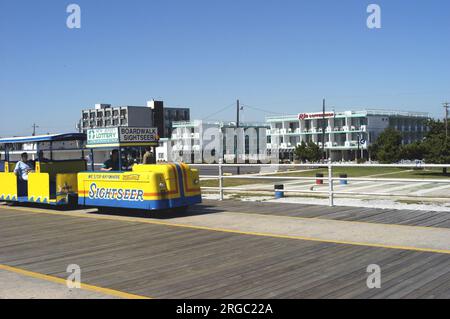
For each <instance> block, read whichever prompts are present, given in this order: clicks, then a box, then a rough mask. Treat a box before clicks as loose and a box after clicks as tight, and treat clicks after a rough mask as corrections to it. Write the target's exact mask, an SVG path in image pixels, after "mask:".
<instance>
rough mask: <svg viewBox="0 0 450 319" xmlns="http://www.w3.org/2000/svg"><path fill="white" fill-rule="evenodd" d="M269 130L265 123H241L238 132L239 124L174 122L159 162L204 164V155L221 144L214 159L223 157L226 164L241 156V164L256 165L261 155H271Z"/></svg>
mask: <svg viewBox="0 0 450 319" xmlns="http://www.w3.org/2000/svg"><path fill="white" fill-rule="evenodd" d="M268 129H269V126H268V125H266V124H263V123H240V125H239V128H236V123H235V122H206V121H200V120H197V121H189V122H173V132H172V136H171V138H170V139H163V140H161V141H160V142H161V143H160V144H161V145H160V147H158V148H157V149H156V159H157V160H158V161H172V160H174V157H178V158H179V157H183V160H184V161H185V162H188V163H194V162H197V163H198V162H204V152H205V150H208V147H210V145H211V142H213V143H218V144H219V146H218V147H215V148H214V150H211V151H212V153H213V155H214V156H219V153H220V154H223V159H224V161H227V162H234V161H235V160H236V154H238V159H239V161H241V162H248V161H254V162H255V161H258V160H259V158H258V154H266V152H267V149H266V147H267V132H268ZM211 135H217V136H219V135H220V140H216V141H214V140H215V138H214V137H211ZM218 144H215V145H218ZM215 152H217V154H214V153H215ZM220 157H221V158H222V156H220Z"/></svg>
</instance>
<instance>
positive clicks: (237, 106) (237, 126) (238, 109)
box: [235, 100, 241, 175]
mask: <svg viewBox="0 0 450 319" xmlns="http://www.w3.org/2000/svg"><path fill="white" fill-rule="evenodd" d="M240 108H241V105H240V102H239V100H237V102H236V134H238V130H237V129H238V128H239V112H240ZM236 136H237V135H236ZM238 140H239V137H238V138H237V139H236V145H235V148H236V152H235V155H236V164H239V160H238V153H239V151H238V145H237V142H238ZM237 174H238V175H241V169H240V167H239V166H238V167H237Z"/></svg>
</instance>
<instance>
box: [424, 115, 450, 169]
mask: <svg viewBox="0 0 450 319" xmlns="http://www.w3.org/2000/svg"><path fill="white" fill-rule="evenodd" d="M427 126H428V132H427V134H426V136H425V139H424V141H423V147H424V149H425V161H426V162H427V163H430V164H450V137H447V136H446V134H445V123H443V122H441V121H435V120H430V121H429V122H428V125H427ZM443 173H444V174H447V169H446V168H444V169H443Z"/></svg>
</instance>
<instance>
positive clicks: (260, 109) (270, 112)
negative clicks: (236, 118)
mask: <svg viewBox="0 0 450 319" xmlns="http://www.w3.org/2000/svg"><path fill="white" fill-rule="evenodd" d="M243 106H244V107H248V108H249V109H252V110H255V111H259V112H263V113H267V114H274V115H282V114H284V113H279V112H273V111H269V110H265V109H262V108H260V107H256V106H251V105H247V104H244V105H243Z"/></svg>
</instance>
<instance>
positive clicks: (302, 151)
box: [294, 141, 308, 163]
mask: <svg viewBox="0 0 450 319" xmlns="http://www.w3.org/2000/svg"><path fill="white" fill-rule="evenodd" d="M294 155H295V159H296V160H298V161H300V162H302V163H304V162H306V160H307V159H308V152H307V147H306V143H305V142H304V141H302V143H301V144H300V145H297V147H296V148H295V150H294Z"/></svg>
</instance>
